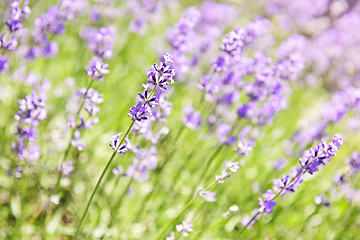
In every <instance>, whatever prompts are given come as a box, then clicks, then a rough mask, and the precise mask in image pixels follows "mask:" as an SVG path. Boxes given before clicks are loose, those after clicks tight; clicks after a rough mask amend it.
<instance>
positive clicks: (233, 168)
mask: <svg viewBox="0 0 360 240" xmlns="http://www.w3.org/2000/svg"><path fill="white" fill-rule="evenodd" d="M225 167H226V169H225V170H223V171H221V175H216V176H215V180H216V181H217V182H218V183H224V180H225V179H227V178H230V175H231V173H235V172H237V171H238V170H239V168H240V167H239V163H238V162H231V161H227V162H225Z"/></svg>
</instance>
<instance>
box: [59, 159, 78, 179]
mask: <svg viewBox="0 0 360 240" xmlns="http://www.w3.org/2000/svg"><path fill="white" fill-rule="evenodd" d="M58 170H59V171H60V172H62V173H63V174H64V176H69V175H70V173H71V172H73V171H74V170H75V168H74V166H73V162H72V161H71V160H69V161H66V162H63V163H62V165H61V166H60V167H58Z"/></svg>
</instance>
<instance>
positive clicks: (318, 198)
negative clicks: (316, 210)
mask: <svg viewBox="0 0 360 240" xmlns="http://www.w3.org/2000/svg"><path fill="white" fill-rule="evenodd" d="M314 202H315V203H316V205H321V206H325V207H329V206H330V202H327V201H326V200H325V195H324V194H321V195H320V196H316V197H315V199H314Z"/></svg>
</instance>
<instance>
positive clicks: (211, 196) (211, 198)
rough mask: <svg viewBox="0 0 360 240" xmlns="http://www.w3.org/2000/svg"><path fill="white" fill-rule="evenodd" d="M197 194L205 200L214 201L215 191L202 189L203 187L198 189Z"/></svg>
mask: <svg viewBox="0 0 360 240" xmlns="http://www.w3.org/2000/svg"><path fill="white" fill-rule="evenodd" d="M198 193H199V196H200V197H202V198H204V199H205V201H207V202H216V193H215V192H210V191H203V189H202V188H201V189H199V191H198Z"/></svg>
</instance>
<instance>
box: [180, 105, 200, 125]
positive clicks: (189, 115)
mask: <svg viewBox="0 0 360 240" xmlns="http://www.w3.org/2000/svg"><path fill="white" fill-rule="evenodd" d="M183 111H184V114H185V115H184V116H182V117H181V120H182V122H183V124H184V126H186V127H188V128H190V129H197V128H199V127H200V126H201V114H200V112H195V111H194V108H193V106H192V105H189V106H187V107H186V108H184V109H183Z"/></svg>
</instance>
